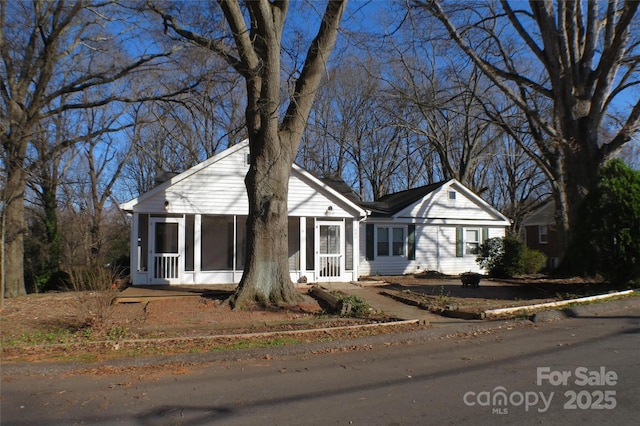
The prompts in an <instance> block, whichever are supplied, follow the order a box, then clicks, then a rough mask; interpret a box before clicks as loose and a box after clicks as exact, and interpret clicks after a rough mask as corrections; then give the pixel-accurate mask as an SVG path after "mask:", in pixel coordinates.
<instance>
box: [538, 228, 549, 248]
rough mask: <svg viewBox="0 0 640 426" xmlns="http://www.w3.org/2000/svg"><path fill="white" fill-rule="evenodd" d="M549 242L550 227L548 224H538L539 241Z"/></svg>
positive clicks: (542, 242)
mask: <svg viewBox="0 0 640 426" xmlns="http://www.w3.org/2000/svg"><path fill="white" fill-rule="evenodd" d="M548 242H549V227H548V226H547V225H539V226H538V243H540V244H547V243H548Z"/></svg>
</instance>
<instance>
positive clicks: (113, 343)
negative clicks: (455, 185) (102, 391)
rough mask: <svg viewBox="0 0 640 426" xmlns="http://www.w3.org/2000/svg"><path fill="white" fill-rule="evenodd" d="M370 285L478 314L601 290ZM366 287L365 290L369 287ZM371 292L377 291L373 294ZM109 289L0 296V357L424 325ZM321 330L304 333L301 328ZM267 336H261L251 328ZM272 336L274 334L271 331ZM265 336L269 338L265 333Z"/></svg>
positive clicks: (428, 281)
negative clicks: (118, 298)
mask: <svg viewBox="0 0 640 426" xmlns="http://www.w3.org/2000/svg"><path fill="white" fill-rule="evenodd" d="M376 279H377V280H384V282H385V283H386V284H383V285H381V286H377V288H378V289H379V290H385V289H386V290H389V291H398V292H403V293H405V294H412V295H414V296H415V297H422V298H428V299H430V300H434V301H436V302H439V303H444V304H450V305H454V306H455V307H456V308H457V309H462V310H469V311H479V310H485V309H492V308H497V307H504V306H514V305H518V304H520V305H522V304H530V303H540V302H543V301H551V300H559V299H564V298H569V297H578V296H583V295H590V294H596V293H606V292H607V291H608V290H610V288H609V287H608V286H607V285H606V284H603V283H598V282H593V281H584V280H575V279H574V280H542V279H536V280H533V279H532V280H517V281H511V282H493V281H485V280H483V281H482V282H481V284H480V287H478V288H463V287H462V286H461V285H460V284H459V281H456V280H452V279H451V278H449V279H442V278H440V277H438V278H434V277H425V276H423V277H414V276H404V277H376ZM372 291H374V290H372ZM375 291H377V290H375ZM116 294H117V293H115V292H114V293H47V294H31V295H27V296H24V297H19V298H15V299H7V300H5V303H4V308H3V309H2V312H1V314H2V315H1V318H0V329H1V332H2V336H1V339H2V361H3V362H19V361H30V362H37V361H45V360H46V361H51V360H57V361H87V362H91V361H95V360H100V359H106V358H113V357H121V356H140V355H161V354H173V353H184V352H204V351H211V350H227V349H235V348H255V347H266V346H273V345H282V344H289V343H302V342H308V341H319V340H334V339H340V338H350V337H358V336H364V335H372V334H380V333H389V332H397V331H400V330H407V329H412V328H417V327H424V325H418V324H413V325H403V326H394V327H374V328H371V327H369V328H349V329H344V328H342V327H341V326H354V325H363V324H368V323H372V322H381V321H385V320H386V318H384V317H382V316H380V315H375V314H374V315H372V316H371V317H370V318H342V317H340V316H337V315H332V314H328V313H326V312H324V311H323V310H322V309H321V308H320V306H319V305H318V303H317V302H316V301H315V300H314V299H312V298H311V297H309V296H308V295H306V294H305V295H304V301H303V303H300V304H299V305H298V306H295V307H292V308H289V309H273V310H264V309H257V308H256V309H253V310H247V311H233V310H231V309H230V308H229V306H227V305H226V304H224V300H225V298H226V297H227V296H228V295H229V294H230V293H229V294H225V293H224V292H217V293H216V294H215V295H214V296H212V295H211V294H208V295H207V294H206V293H205V294H204V296H206V297H202V296H200V295H198V296H195V297H180V298H174V299H163V300H150V301H144V302H140V303H119V304H112V303H111V302H112V300H113V297H114V296H115V295H116ZM309 329H323V330H322V331H318V332H314V333H308V332H305V333H302V332H300V331H301V330H309ZM264 332H271V333H272V334H267V335H249V336H248V334H251V333H264ZM279 332H281V333H280V334H278V333H279ZM273 333H275V334H273Z"/></svg>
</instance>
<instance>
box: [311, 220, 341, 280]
mask: <svg viewBox="0 0 640 426" xmlns="http://www.w3.org/2000/svg"><path fill="white" fill-rule="evenodd" d="M315 240H316V247H315V249H316V277H317V280H318V281H336V280H340V279H341V277H342V274H343V272H344V222H321V221H318V222H316V239H315Z"/></svg>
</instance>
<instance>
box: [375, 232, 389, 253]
mask: <svg viewBox="0 0 640 426" xmlns="http://www.w3.org/2000/svg"><path fill="white" fill-rule="evenodd" d="M377 234H378V235H377V237H378V243H377V249H378V256H389V228H378V231H377Z"/></svg>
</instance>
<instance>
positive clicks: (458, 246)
mask: <svg viewBox="0 0 640 426" xmlns="http://www.w3.org/2000/svg"><path fill="white" fill-rule="evenodd" d="M463 256H464V245H463V243H462V226H457V227H456V257H463Z"/></svg>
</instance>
